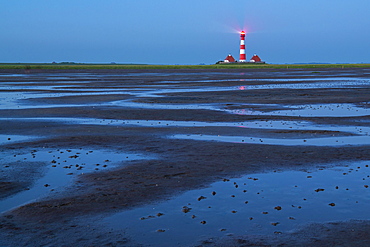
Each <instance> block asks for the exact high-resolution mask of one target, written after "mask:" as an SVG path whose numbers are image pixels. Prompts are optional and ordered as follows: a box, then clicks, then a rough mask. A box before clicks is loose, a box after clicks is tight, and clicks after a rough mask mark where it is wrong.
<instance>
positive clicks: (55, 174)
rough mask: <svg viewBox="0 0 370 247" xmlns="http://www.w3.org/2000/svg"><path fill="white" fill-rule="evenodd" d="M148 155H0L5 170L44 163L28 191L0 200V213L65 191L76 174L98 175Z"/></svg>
mask: <svg viewBox="0 0 370 247" xmlns="http://www.w3.org/2000/svg"><path fill="white" fill-rule="evenodd" d="M146 158H148V156H145V155H142V154H135V153H129V152H127V153H122V152H115V151H112V150H93V149H91V150H86V149H58V150H50V151H44V150H43V151H37V150H33V151H31V152H30V153H27V154H15V155H2V156H1V158H0V162H1V164H2V165H4V166H8V167H6V168H5V169H17V163H20V162H22V163H27V162H31V163H29V165H32V163H34V162H41V163H45V167H44V168H43V169H45V172H44V175H43V177H42V178H41V179H39V180H37V181H36V182H35V184H33V185H32V186H31V187H30V188H28V189H26V190H25V191H22V192H20V193H17V194H15V195H13V196H10V197H8V198H5V199H3V200H0V213H1V212H4V211H7V210H10V209H12V208H14V207H18V206H20V205H22V204H25V203H29V202H32V201H34V200H37V199H40V198H42V197H44V196H47V195H49V194H52V193H55V192H57V191H62V190H64V189H66V187H67V186H68V185H71V184H72V182H73V180H74V179H76V177H77V176H78V175H80V174H84V173H90V172H99V171H104V170H107V169H112V168H116V167H118V166H124V165H125V162H128V161H132V160H140V159H146Z"/></svg>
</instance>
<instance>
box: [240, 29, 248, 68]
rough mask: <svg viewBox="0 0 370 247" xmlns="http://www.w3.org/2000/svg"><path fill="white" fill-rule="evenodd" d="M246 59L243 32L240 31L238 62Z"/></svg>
mask: <svg viewBox="0 0 370 247" xmlns="http://www.w3.org/2000/svg"><path fill="white" fill-rule="evenodd" d="M246 61H247V60H246V55H245V32H244V31H241V32H240V57H239V62H240V63H245V62H246Z"/></svg>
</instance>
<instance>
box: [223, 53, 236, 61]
mask: <svg viewBox="0 0 370 247" xmlns="http://www.w3.org/2000/svg"><path fill="white" fill-rule="evenodd" d="M224 61H225V62H229V63H234V62H235V58H233V56H231V55H230V54H229V55H228V56H227V57H226V58H225V60H224Z"/></svg>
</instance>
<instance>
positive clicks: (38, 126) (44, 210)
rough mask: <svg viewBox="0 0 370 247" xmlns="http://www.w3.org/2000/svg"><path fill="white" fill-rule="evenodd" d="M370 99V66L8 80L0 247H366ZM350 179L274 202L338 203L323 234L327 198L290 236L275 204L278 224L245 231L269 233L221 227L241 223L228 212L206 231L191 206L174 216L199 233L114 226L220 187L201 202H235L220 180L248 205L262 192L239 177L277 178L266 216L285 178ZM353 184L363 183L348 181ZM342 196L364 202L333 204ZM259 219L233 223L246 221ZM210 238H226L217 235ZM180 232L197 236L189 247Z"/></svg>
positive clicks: (0, 115)
mask: <svg viewBox="0 0 370 247" xmlns="http://www.w3.org/2000/svg"><path fill="white" fill-rule="evenodd" d="M369 95H370V68H345V69H315V70H313V69H290V70H289V69H278V70H273V69H219V70H202V69H199V70H186V69H183V70H29V71H23V70H2V71H0V102H1V108H0V130H1V132H0V152H1V158H0V162H1V164H0V165H1V166H0V199H1V203H0V204H1V210H2V215H1V218H0V239H1V240H0V244H1V245H4V246H71V245H77V246H146V245H148V246H280V245H285V246H354V245H362V246H365V245H369V244H370V237H369V236H368V234H367V232H368V230H369V229H370V221H369V220H370V215H368V214H366V213H359V214H356V210H358V209H357V208H356V207H357V205H360V206H361V205H362V206H366V205H369V204H368V203H369V202H368V201H367V199H364V198H366V197H368V196H369V195H368V193H369V191H370V188H369V189H368V190H367V188H368V179H369V175H370V170H369V171H367V168H368V166H369V164H370V162H369V160H370V137H369V135H368V131H369V130H368V128H369V127H368V126H369V122H370V109H369ZM367 162H368V163H369V164H368V163H367ZM352 167H354V168H352ZM347 168H348V169H349V171H345V172H342V170H341V171H340V172H339V173H340V176H341V177H339V176H338V179H337V180H334V182H333V184H329V182H327V183H325V181H326V179H329V178H328V177H325V176H323V182H322V187H314V189H316V191H315V190H314V189H310V192H307V193H308V194H307V195H305V194H304V193H305V192H304V189H305V188H308V186H309V185H302V187H303V189H302V190H301V191H298V192H294V193H293V190H294V187H297V188H298V187H299V185H297V184H298V181H295V180H294V181H293V180H292V181H291V182H288V185H289V186H291V187H288V188H291V189H289V190H288V191H282V192H281V194H279V195H278V196H277V195H275V197H281V198H284V199H285V200H288V199H289V198H294V200H295V199H296V198H298V197H299V196H301V197H302V198H299V199H300V200H302V202H300V203H306V202H305V201H307V200H305V199H307V198H311V197H312V198H313V200H314V199H315V197H314V196H316V195H324V197H325V196H327V197H329V196H331V197H332V198H333V200H332V201H328V202H326V201H323V202H322V204H323V205H324V204H325V208H326V209H325V210H338V211H329V212H330V213H329V214H333V218H328V220H325V221H324V222H323V221H319V222H316V221H308V220H304V219H306V218H312V217H313V215H314V214H315V215H316V216H317V214H320V211H319V212H317V211H315V210H314V209H313V208H312V207H313V205H314V206H315V207H316V206H318V207H319V206H322V205H321V204H320V203H321V201H320V200H323V199H321V198H316V199H317V203H318V204H314V203H313V204H307V206H306V208H305V206H304V205H303V206H301V204H300V205H299V206H297V208H298V207H301V208H302V211H300V212H298V211H297V213H292V215H293V214H294V217H293V216H289V217H290V220H292V221H293V220H295V219H296V218H297V220H299V218H300V216H302V217H301V218H302V220H301V221H300V222H299V224H296V225H294V227H291V228H284V224H283V223H281V222H283V219H282V218H283V217H285V215H284V216H281V217H282V218H281V219H280V218H279V217H280V216H279V213H280V212H284V210H286V208H287V206H285V205H282V204H277V202H276V203H275V202H273V203H275V204H276V205H275V204H271V205H274V206H271V211H273V212H276V213H275V214H274V213H272V212H271V211H270V212H265V211H264V210H262V209H261V214H265V215H268V216H266V217H270V216H271V215H272V216H273V218H261V219H259V218H258V217H260V215H258V216H256V215H253V213H249V214H250V215H249V217H246V218H245V221H246V222H247V221H248V222H254V221H253V220H256V219H259V220H260V221H259V223H258V226H257V225H251V226H246V225H244V223H240V224H239V223H235V224H236V226H235V227H236V230H234V231H233V232H229V231H228V229H227V227H225V228H223V226H222V225H217V224H216V223H214V225H212V218H213V217H214V218H217V217H220V220H219V221H221V222H222V221H225V222H226V221H233V218H230V217H233V216H230V217H229V216H227V217H229V218H225V219H224V218H222V217H224V216H223V215H224V214H227V213H230V212H229V211H231V210H229V211H228V212H227V213H226V211H225V212H224V211H223V210H225V209H224V208H221V207H220V209H217V208H218V207H217V206H218V205H220V203H221V202H216V201H215V202H212V203H211V202H210V201H208V202H209V205H208V204H207V207H208V208H213V209H212V210H215V211H212V212H214V213H213V214H212V215H213V216H212V218H211V216H209V218H207V219H203V218H202V217H201V216H202V211H201V210H199V212H198V214H195V213H194V214H192V212H194V211H195V209H193V211H190V210H191V208H194V207H195V206H194V203H193V204H190V203H189V204H186V205H185V204H184V205H182V206H183V207H181V208H179V209H174V210H177V211H179V212H180V213H181V214H182V215H186V216H187V215H191V216H192V219H193V220H194V221H193V222H194V223H182V222H181V219H182V218H181V217H180V218H176V217H177V216H172V217H174V218H175V219H176V220H175V221H176V222H172V223H168V224H171V227H169V226H167V227H166V225H165V224H164V223H158V224H156V221H155V220H159V218H161V219H165V220H168V221H170V220H171V214H172V213H171V212H172V211H169V212H168V213H167V212H165V213H162V212H157V215H154V216H153V217H149V218H148V217H146V215H142V216H143V217H142V218H141V219H140V218H138V219H137V221H138V222H139V223H135V225H134V226H136V227H133V225H131V223H130V222H129V221H131V219H129V218H125V217H126V216H124V217H123V218H121V219H120V220H119V225H120V227H115V226H113V225H110V223H109V220H106V219H112V217H113V218H114V217H115V215H119V214H120V213H122V212H123V213H124V212H128V214H130V212H131V210H136V209H139V208H145V206H148V205H154V204H155V205H157V204H158V203H162V202H163V203H165V202H166V201H171V200H172V201H176V200H180V199H176V198H179V197H181V196H182V195H186V193H188V192H189V191H197V190H200V189H207V188H211V191H210V194H209V195H207V196H203V195H199V196H200V197H197V198H195V199H198V200H196V201H199V202H200V203H203V202H207V200H210V198H211V197H212V198H216V197H217V196H218V195H220V194H222V191H224V189H223V188H222V187H220V188H219V190H214V189H213V187H212V186H213V184H214V183H217V182H225V184H227V182H229V181H231V182H233V186H234V187H235V188H237V189H240V188H241V187H242V186H245V188H244V189H243V190H244V191H243V192H244V194H245V195H247V194H248V192H247V191H250V190H252V188H251V187H249V188H248V186H249V185H250V184H249V182H246V183H244V185H241V182H237V181H239V180H237V179H240V178H243V177H248V176H252V177H253V174H269V176H270V177H269V179H266V180H264V181H262V182H261V183H263V184H261V186H263V188H264V189H263V190H262V189H258V188H257V189H256V193H254V194H258V196H259V195H262V197H263V199H266V198H267V199H268V200H269V201H268V200H267V201H263V200H262V199H260V198H258V199H256V200H259V201H261V203H262V204H263V203H265V204H269V203H270V202H271V200H272V199H271V198H272V195H271V198H270V199H269V197H268V195H266V196H263V193H266V191H274V190H278V188H279V184H276V183H273V180H274V178H275V175H274V174H280V173H282V174H284V172H304V173H305V174H306V173H307V174H306V175H305V179H310V178H311V175H310V174H309V173H314V174H316V173H315V172H319V171H326V170H328V171H332V170H333V171H335V170H338V169H339V170H340V169H347ZM369 169H370V168H369ZM356 172H357V173H360V172H362V173H363V174H361V177H359V178H357V177H356V178H354V177H351V176H346V175H348V174H349V175H351V174H354V173H356ZM368 174H369V175H368ZM261 176H263V175H261ZM335 176H336V175H335ZM342 176H345V178H346V180H345V181H344V180H343V179H342ZM314 177H315V176H314ZM270 178H271V179H270ZM360 178H361V179H360ZM233 179H236V180H233ZM357 179H358V180H361V181H357ZM249 180H253V179H249ZM257 180H258V179H257V178H255V181H256V183H258V181H257ZM259 180H262V179H259ZM334 183H335V184H334ZM316 185H317V184H314V185H313V186H316ZM251 186H252V185H251ZM318 186H319V185H318ZM257 187H258V186H257ZM324 187H325V188H324ZM253 188H255V187H253ZM342 188H343V190H341V189H342ZM211 192H212V194H211ZM311 192H312V193H311ZM279 193H280V192H279ZM324 193H327V194H324ZM232 196H234V197H236V198H237V197H238V196H235V195H234V194H233V195H232ZM310 196H311V197H310ZM351 196H353V198H352V197H351ZM275 197H274V198H275ZM303 197H304V198H303ZM343 197H346V198H348V200H347V201H351V203H352V201H353V204H348V205H347V204H346V203H342V205H341V203H338V202H336V201H335V200H336V199H337V198H338V200H339V198H343ZM249 198H253V197H252V196H250V197H249ZM316 199H315V200H316ZM274 200H275V199H274ZM303 200H304V201H303ZM308 201H310V200H309V199H308ZM247 202H248V204H249V205H251V206H250V207H253V199H248V201H246V200H245V199H243V203H244V204H247ZM232 203H234V202H230V203H228V204H232ZM279 203H286V205H288V204H289V203H288V202H286V201H281V202H280V201H279ZM211 204H212V205H211ZM344 204H346V205H344ZM232 205H233V204H232ZM289 206H291V207H296V205H289ZM235 207H239V206H237V205H236V204H235ZM269 207H270V206H269ZM341 207H342V208H341ZM256 208H257V209H258V206H254V208H251V209H248V208H245V209H243V210H244V212H243V210H232V211H231V213H232V215H236V216H238V215H242V216H243V217H244V216H245V215H246V214H248V210H255V209H256ZM338 208H339V209H338ZM278 211H279V212H278ZM349 212H350V213H349ZM148 214H150V213H149V212H148ZM310 214H312V215H310ZM346 214H347V215H351V216H348V217H346V216H345V215H346ZM341 215H342V216H341ZM150 216H152V215H150ZM272 216H271V217H272ZM286 216H288V215H286ZM117 217H118V216H117ZM204 217H205V216H204ZM239 217H241V216H239ZM304 217H306V218H304ZM151 218H153V219H151ZM188 218H189V217H188ZM205 218H206V217H205ZM285 218H287V217H285ZM285 218H284V219H285ZM303 218H304V219H303ZM319 218H320V217H319ZM117 219H118V218H117ZM178 219H179V220H178ZM223 219H224V220H223ZM187 220H188V219H187ZM111 221H114V220H111ZM148 221H151V222H153V223H152V224H153V225H154V226H153V227H154V228H153V232H150V233H149V232H148V233H146V232H145V230H144V232H141V233H140V232H139V231H138V229H139V228H141V227H140V222H148ZM186 222H187V221H186ZM143 224H146V223H143ZM192 224H194V228H196V229H198V228H199V229H198V230H197V231H196V233H194V232H188V233H186V230H181V231H179V233H174V231H172V232H171V230H172V227H175V226H176V225H180V226H183V225H184V226H186V228H192V227H193V225H192ZM231 224H232V222H231ZM235 224H234V225H235ZM238 224H239V225H238ZM246 224H247V223H246ZM248 224H250V223H248ZM225 225H227V224H226V223H225ZM264 225H268V227H267V226H266V229H267V230H261V233H258V231H257V232H256V231H255V230H252V229H251V230H250V231H249V230H243V229H244V228H245V229H247V228H248V227H251V228H256V226H257V228H261V229H262V228H263V229H265V228H264V227H265V226H264ZM286 225H287V224H286ZM211 226H212V227H214V228H215V229H217V232H216V231H215V232H214V234H213V232H212V231H211V230H210V229H209V227H211ZM202 227H204V228H202ZM207 227H208V228H207ZM131 228H135V229H134V230H133V231H132V229H131ZM136 228H138V229H136ZM270 228H271V229H273V230H270ZM143 229H145V227H144V226H143ZM203 229H204V232H203ZM220 232H221V233H220ZM182 233H183V234H188V235H189V237H188V238H187V241H183V240H182V238H181V237H180V235H181V234H182ZM205 233H206V234H205ZM177 235H178V236H179V237H176V236H177ZM152 236H155V237H152ZM157 236H159V237H157Z"/></svg>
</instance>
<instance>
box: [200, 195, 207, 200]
mask: <svg viewBox="0 0 370 247" xmlns="http://www.w3.org/2000/svg"><path fill="white" fill-rule="evenodd" d="M203 199H207V197H205V196H200V197H198V201H201V200H203Z"/></svg>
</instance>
